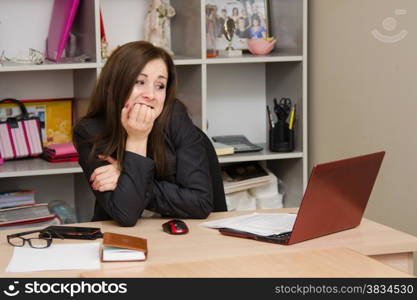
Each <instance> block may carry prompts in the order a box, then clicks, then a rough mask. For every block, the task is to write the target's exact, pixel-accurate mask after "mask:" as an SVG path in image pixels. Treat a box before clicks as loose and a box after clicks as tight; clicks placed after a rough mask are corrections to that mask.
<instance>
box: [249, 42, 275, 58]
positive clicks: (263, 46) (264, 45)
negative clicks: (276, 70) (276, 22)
mask: <svg viewBox="0 0 417 300" xmlns="http://www.w3.org/2000/svg"><path fill="white" fill-rule="evenodd" d="M275 43H276V39H274V38H259V39H248V48H249V51H250V53H252V54H253V55H268V54H269V53H270V52H271V51H272V49H274V47H275Z"/></svg>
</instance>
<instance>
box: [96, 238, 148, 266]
mask: <svg viewBox="0 0 417 300" xmlns="http://www.w3.org/2000/svg"><path fill="white" fill-rule="evenodd" d="M147 253H148V245H147V240H146V239H143V238H140V237H135V236H131V235H125V234H118V233H112V232H105V233H104V234H103V251H102V261H135V260H145V259H146V255H147Z"/></svg>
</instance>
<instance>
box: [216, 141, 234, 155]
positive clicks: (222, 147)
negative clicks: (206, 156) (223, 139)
mask: <svg viewBox="0 0 417 300" xmlns="http://www.w3.org/2000/svg"><path fill="white" fill-rule="evenodd" d="M212 143H213V146H214V150H216V154H217V155H219V156H220V155H229V154H233V153H235V148H234V147H233V146H230V145H226V144H223V143H218V142H212Z"/></svg>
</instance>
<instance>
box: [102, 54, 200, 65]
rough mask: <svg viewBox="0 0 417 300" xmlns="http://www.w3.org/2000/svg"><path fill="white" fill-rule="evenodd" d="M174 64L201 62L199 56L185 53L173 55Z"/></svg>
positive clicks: (197, 63) (103, 61) (195, 63)
mask: <svg viewBox="0 0 417 300" xmlns="http://www.w3.org/2000/svg"><path fill="white" fill-rule="evenodd" d="M173 59H174V64H175V65H176V66H183V65H201V63H202V62H203V61H202V59H201V58H198V57H191V56H185V55H175V56H174V57H173ZM105 63H106V61H105V60H102V61H101V62H100V64H99V65H100V68H103V67H104V64H105Z"/></svg>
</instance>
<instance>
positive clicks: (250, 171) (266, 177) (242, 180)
mask: <svg viewBox="0 0 417 300" xmlns="http://www.w3.org/2000/svg"><path fill="white" fill-rule="evenodd" d="M222 176H223V185H224V192H225V194H226V195H227V194H230V193H234V192H239V191H243V190H248V189H250V188H254V187H259V186H262V185H264V184H267V183H270V182H272V180H273V175H272V174H270V173H268V172H267V171H266V170H265V169H264V168H263V167H261V166H260V165H259V163H258V162H242V163H237V164H230V165H226V166H224V167H222Z"/></svg>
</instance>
